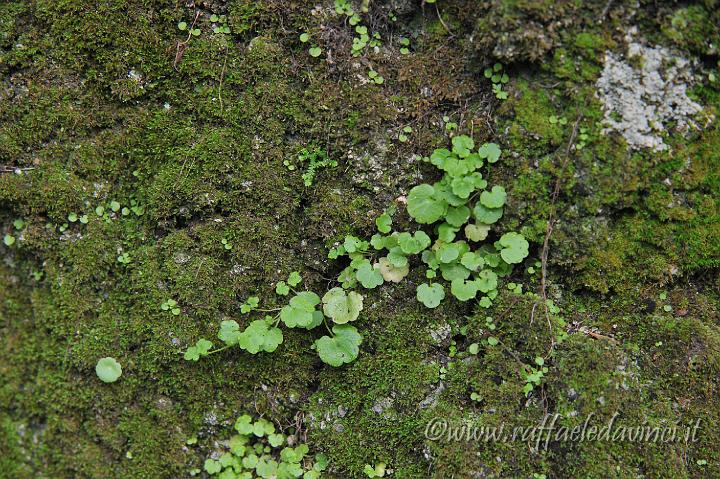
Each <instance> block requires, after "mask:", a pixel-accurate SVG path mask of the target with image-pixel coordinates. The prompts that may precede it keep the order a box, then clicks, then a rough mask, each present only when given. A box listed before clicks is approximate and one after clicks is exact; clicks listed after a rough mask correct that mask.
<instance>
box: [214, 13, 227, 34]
mask: <svg viewBox="0 0 720 479" xmlns="http://www.w3.org/2000/svg"><path fill="white" fill-rule="evenodd" d="M210 21H211V22H212V23H213V33H225V34H229V33H230V27H229V26H228V24H227V16H225V15H216V14H214V13H213V14H212V15H210Z"/></svg>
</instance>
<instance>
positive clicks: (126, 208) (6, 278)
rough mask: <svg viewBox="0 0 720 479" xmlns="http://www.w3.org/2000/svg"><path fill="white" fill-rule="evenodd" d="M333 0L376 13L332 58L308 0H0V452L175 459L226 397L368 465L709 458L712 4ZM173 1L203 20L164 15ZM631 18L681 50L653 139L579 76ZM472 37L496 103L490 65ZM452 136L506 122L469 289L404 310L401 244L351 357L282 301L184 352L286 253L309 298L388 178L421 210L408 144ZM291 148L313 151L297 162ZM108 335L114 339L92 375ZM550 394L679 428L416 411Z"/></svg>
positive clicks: (18, 473)
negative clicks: (194, 353) (493, 270)
mask: <svg viewBox="0 0 720 479" xmlns="http://www.w3.org/2000/svg"><path fill="white" fill-rule="evenodd" d="M351 3H352V2H351ZM355 3H356V5H355V8H356V9H358V10H359V9H360V8H361V4H362V3H368V6H369V12H368V13H367V14H363V15H362V18H363V21H364V22H365V23H366V24H367V25H368V26H369V27H370V29H371V31H372V32H375V31H377V32H378V33H379V34H380V37H381V40H380V44H379V46H378V47H377V49H375V48H371V47H368V48H367V49H365V50H364V51H363V52H362V54H361V55H359V56H355V57H354V56H352V54H351V51H352V44H353V37H354V36H355V33H354V30H353V26H351V25H350V24H349V23H348V19H346V18H345V16H343V15H338V14H337V13H336V12H335V8H334V3H333V2H332V1H322V2H318V3H317V4H309V3H307V2H278V1H271V0H263V1H258V2H250V1H245V0H232V1H228V2H224V1H223V2H217V1H214V2H200V3H197V4H195V5H194V6H193V7H188V6H187V5H186V3H183V2H160V1H127V2H126V1H119V0H103V1H88V0H64V1H50V0H37V1H34V2H20V1H9V2H6V3H5V4H4V5H3V7H2V8H1V9H0V75H2V79H3V81H2V86H1V87H0V112H1V113H2V114H0V236H2V237H5V235H11V236H12V238H13V240H14V242H11V244H10V245H7V243H8V242H5V243H0V348H1V350H2V355H1V358H0V378H2V379H1V380H0V478H8V479H11V478H12V479H24V478H39V477H53V478H118V477H123V478H138V479H141V478H142V479H147V478H177V477H190V471H192V470H193V469H196V468H200V469H202V464H203V461H204V460H205V458H207V457H210V456H212V455H213V454H214V453H217V451H220V450H221V449H222V444H221V442H220V441H223V440H226V439H227V438H228V437H229V435H230V431H231V429H232V424H233V423H234V421H235V419H236V418H237V417H238V416H239V415H241V414H243V413H245V412H248V413H251V414H253V415H254V416H258V417H260V416H261V417H264V418H267V419H268V420H270V421H272V422H273V423H274V424H275V425H276V427H278V429H283V430H285V431H286V433H287V434H289V435H291V436H293V437H294V438H296V439H297V440H302V441H305V442H306V443H307V444H308V445H309V447H310V450H311V452H312V453H318V452H323V453H325V454H326V455H327V456H328V458H329V460H330V466H329V468H328V471H327V472H325V473H323V477H331V478H343V479H345V478H362V477H366V476H365V475H364V474H363V472H362V471H363V468H364V466H365V464H377V463H385V464H386V465H387V468H388V470H392V474H391V475H388V476H387V477H395V478H397V479H417V478H425V477H427V478H438V479H439V478H443V479H446V478H451V477H454V478H509V477H512V478H533V479H535V478H537V477H543V476H541V475H542V474H544V475H545V477H547V478H579V477H582V478H638V477H647V478H693V479H695V478H712V477H720V433H719V432H718V431H717V429H716V428H715V427H714V424H716V423H718V421H720V401H718V398H719V397H720V383H719V382H718V377H720V313H719V309H720V279H719V278H720V275H719V273H720V123H718V120H717V116H718V114H719V113H720V63H719V58H718V45H720V38H719V37H718V35H719V32H720V30H719V29H718V28H717V25H718V24H719V22H720V4H718V2H716V1H712V0H705V1H700V2H690V3H677V2H674V1H656V2H649V1H644V0H643V1H641V2H639V4H636V3H632V2H578V1H560V2H550V1H539V0H538V1H532V0H512V1H510V0H491V1H483V2H474V1H469V0H438V1H437V2H435V3H428V2H420V1H392V2H376V1H370V2H360V1H358V2H355ZM198 14H199V15H198ZM212 14H217V15H226V16H227V25H228V26H229V27H230V29H231V33H230V34H223V33H213V27H214V25H213V22H211V21H210V15H212ZM196 15H198V17H197V21H196V22H195V26H196V27H197V28H199V29H200V34H199V35H197V36H194V35H192V34H189V32H188V31H187V30H180V29H178V22H181V21H183V22H186V23H187V24H188V25H191V24H192V23H193V21H194V19H195V17H196ZM303 32H307V33H308V34H309V35H310V39H311V40H310V41H309V42H308V43H303V42H301V41H300V39H299V35H300V34H301V33H303ZM630 37H632V40H629V39H628V38H630ZM400 38H408V39H409V40H410V46H409V47H408V48H409V51H408V52H405V53H402V52H401V51H400V48H401V47H402V46H403V45H401V44H400V43H399V39H400ZM631 41H634V42H638V44H642V45H646V46H657V47H662V49H663V50H662V51H667V52H670V53H669V55H670V56H669V57H668V58H666V59H665V63H664V64H663V65H664V66H663V68H670V67H671V64H672V61H673V59H680V58H682V59H687V60H688V65H689V66H688V69H689V72H688V78H690V80H688V82H687V85H686V93H687V95H688V98H689V99H691V100H692V101H693V102H697V104H699V105H701V106H702V112H701V113H699V114H696V115H694V116H692V118H690V119H689V120H690V121H689V122H688V125H687V128H684V129H683V128H676V126H679V125H676V124H674V123H673V122H667V124H663V125H656V126H654V127H653V128H654V129H653V134H657V135H659V136H660V137H661V138H662V141H663V143H664V144H665V145H667V146H668V149H667V150H664V151H652V150H649V149H638V148H632V145H629V144H628V142H627V141H626V140H625V139H624V137H623V136H622V135H620V134H618V133H616V132H613V131H607V124H606V120H607V119H606V117H605V109H604V108H605V105H604V104H603V102H602V99H601V98H600V97H599V96H598V95H597V93H596V92H597V88H596V85H597V82H598V79H599V78H601V76H602V75H604V74H605V67H606V55H607V54H608V52H610V53H612V54H614V55H617V57H618V58H621V59H622V61H624V62H625V63H626V64H627V65H628V68H635V69H638V68H641V67H642V65H638V64H637V61H635V63H633V61H634V60H633V59H632V58H631V55H630V54H628V52H627V51H628V50H627V48H628V42H631ZM314 46H318V47H320V48H321V55H320V56H319V57H317V58H315V57H313V56H311V55H310V54H309V52H308V49H309V48H310V47H314ZM658 51H659V50H658ZM498 62H499V63H502V64H503V67H502V68H503V72H506V73H507V74H508V77H509V81H508V82H507V83H506V84H503V91H505V92H507V95H508V97H507V99H504V100H503V99H499V98H497V96H496V95H495V94H494V92H493V88H492V82H491V80H490V79H488V78H486V77H485V75H484V70H485V68H488V67H490V68H492V67H493V65H494V64H495V63H498ZM668 62H669V63H668ZM371 68H372V70H373V71H375V72H377V73H378V74H380V75H382V77H383V78H384V82H383V83H382V84H377V83H375V81H374V80H372V78H370V77H369V76H368V72H369V71H370V69H371ZM664 71H665V70H662V71H661V73H663V72H664ZM444 117H446V118H444ZM453 124H456V125H457V128H456V129H453V128H452V125H453ZM406 127H410V128H411V130H410V131H411V132H409V133H408V132H406V130H404V129H405V128H406ZM401 134H403V135H406V139H405V141H401V140H400V135H401ZM455 134H466V135H470V136H472V137H473V138H474V140H475V143H476V144H478V145H479V144H482V143H484V142H494V143H497V144H499V145H500V146H501V148H502V150H503V155H502V160H501V161H500V162H498V163H496V164H493V165H492V167H491V168H490V169H489V171H488V173H487V174H486V179H487V180H488V182H489V183H490V184H491V185H495V184H498V185H503V186H504V187H505V189H506V191H507V194H508V199H507V203H506V205H505V210H504V215H503V217H502V218H501V219H500V221H499V222H498V224H497V225H495V226H494V227H493V228H497V229H496V230H495V229H493V233H491V235H492V234H495V233H497V232H499V231H518V232H520V233H522V234H523V235H524V236H525V238H527V239H528V241H530V256H529V257H528V258H527V259H526V260H525V262H524V263H522V264H520V265H517V266H516V267H515V269H514V270H513V272H512V274H511V275H510V276H509V277H507V278H504V279H503V280H502V281H501V283H500V294H499V295H498V297H497V298H496V299H495V301H494V303H493V305H492V307H490V308H483V307H482V306H479V305H477V304H475V303H474V302H467V303H461V302H459V301H456V300H454V299H452V298H451V297H450V295H449V294H448V297H447V298H446V299H445V301H443V303H442V304H441V305H440V306H439V307H438V308H436V309H432V310H431V309H427V308H425V307H424V306H423V305H422V304H420V303H418V301H417V300H416V299H415V294H416V293H415V291H416V287H417V285H418V284H421V283H423V282H425V281H426V278H425V276H424V270H421V269H420V268H416V267H415V266H417V265H415V264H413V265H411V268H410V274H409V275H408V276H407V277H406V278H404V279H403V280H402V281H401V282H400V283H398V284H395V283H386V284H385V285H383V286H381V287H379V288H376V289H373V290H368V291H363V294H364V296H365V298H364V307H363V310H362V313H361V315H360V319H359V320H358V321H356V322H355V323H354V324H355V325H356V326H357V328H358V330H359V331H360V333H361V334H362V335H363V338H364V340H363V343H362V345H361V350H360V355H359V357H358V358H357V360H356V361H354V362H352V363H350V364H348V365H345V366H342V367H339V368H333V367H330V366H328V365H326V364H324V363H322V362H321V361H320V359H319V358H318V356H317V353H316V352H315V351H313V350H312V349H311V346H312V344H313V341H314V340H316V339H317V338H318V337H320V336H321V335H322V334H323V333H319V332H317V331H305V330H302V329H287V330H285V332H284V342H283V344H282V345H281V346H280V347H279V348H278V350H277V351H275V352H274V353H272V354H268V353H260V354H257V355H250V354H248V353H246V352H244V351H241V350H240V349H237V348H235V349H231V350H228V351H223V352H220V353H217V354H213V355H211V356H210V357H208V358H202V359H201V360H200V361H198V362H191V361H185V360H184V359H183V353H184V352H185V350H186V349H187V348H188V347H189V346H192V345H193V344H195V341H196V340H197V339H198V338H201V337H205V338H210V339H211V340H213V341H214V342H215V343H218V344H219V341H218V340H217V339H216V335H217V330H218V326H219V324H220V322H221V321H223V320H228V319H235V320H237V321H238V322H239V323H240V324H241V326H243V327H244V326H245V325H247V324H248V323H249V321H250V320H251V318H250V316H248V315H244V314H241V312H240V306H241V304H242V303H243V302H244V301H245V300H246V299H247V298H248V297H249V296H252V295H257V296H259V297H260V298H261V303H262V305H263V307H268V308H273V307H275V306H282V301H284V299H283V298H279V297H278V296H277V295H276V294H275V292H274V291H275V287H276V284H277V283H278V281H281V280H283V279H285V278H287V276H288V274H289V273H290V272H291V271H299V272H300V273H301V274H302V278H303V285H304V286H306V287H308V288H310V289H312V290H314V291H320V292H321V293H320V295H321V296H322V293H324V292H325V291H326V290H328V289H330V288H332V287H334V286H337V282H336V281H335V278H337V275H338V274H339V273H340V272H341V271H342V269H343V268H344V267H345V266H347V264H345V263H343V262H342V261H333V260H329V259H328V257H327V256H328V249H329V248H330V247H332V246H333V245H334V244H336V242H338V241H342V240H343V238H344V237H345V235H346V234H353V235H357V236H358V237H367V238H369V237H370V236H371V235H372V234H373V233H375V228H376V227H375V218H377V217H378V216H379V215H380V214H382V212H383V211H385V209H386V208H388V207H389V206H391V205H393V206H394V207H395V208H396V209H397V213H396V214H395V216H394V217H393V228H395V229H397V230H398V231H404V230H410V231H414V230H415V229H417V228H418V225H416V224H415V223H414V222H413V221H412V219H411V218H410V217H409V216H408V214H407V212H406V208H405V201H406V196H407V194H408V191H409V190H410V189H411V188H412V187H413V186H415V185H417V184H419V183H421V182H430V183H432V182H434V181H437V180H438V179H439V175H438V172H437V170H436V169H434V168H432V167H431V166H430V165H428V164H426V163H424V162H422V161H421V157H422V156H426V155H429V154H430V153H431V152H432V150H433V149H435V148H441V147H447V146H448V145H449V144H450V136H452V135H455ZM581 143H582V145H581ZM304 148H307V149H310V150H322V151H324V152H327V154H328V156H329V158H331V159H333V160H335V161H337V162H338V166H337V167H331V168H320V169H318V170H317V171H316V172H315V175H314V178H313V180H312V184H311V185H306V184H305V181H304V178H303V173H306V171H307V164H304V163H297V162H298V161H299V160H298V155H299V154H300V153H301V151H302V150H303V149H304ZM286 162H291V163H292V164H293V165H297V168H294V169H289V168H288V164H287V163H286ZM114 202H117V204H118V205H119V208H117V209H115V208H113V206H112V205H113V204H114ZM98 207H102V210H97V208H98ZM98 211H100V212H99V213H98ZM84 215H87V217H86V218H85V217H84ZM551 217H552V218H553V219H554V222H553V229H552V234H551V235H550V237H549V238H548V242H547V248H548V252H549V254H548V257H547V264H546V265H545V266H546V268H545V273H544V274H545V276H544V277H543V272H542V268H540V267H538V266H536V262H537V261H540V259H541V257H542V251H543V245H544V242H545V238H546V234H547V225H548V219H549V218H551ZM69 218H78V219H77V220H75V221H72V220H71V219H69ZM17 219H22V220H23V223H24V224H23V225H22V226H21V227H17V226H16V225H14V224H13V222H14V221H15V220H17ZM81 219H82V220H81ZM85 219H87V221H85ZM428 231H429V230H428ZM495 239H497V238H495ZM223 241H225V243H223ZM226 243H227V244H229V245H231V248H229V249H228V248H226V247H225V246H224V245H225V244H226ZM118 258H122V261H119V259H118ZM511 282H512V283H516V284H522V287H523V289H522V290H523V293H519V291H511V290H510V289H508V288H507V284H508V283H511ZM448 290H449V288H448ZM543 294H544V296H545V297H546V298H547V299H548V300H549V301H550V302H546V301H544V300H543V299H541V298H542V297H543ZM168 299H174V300H175V301H176V302H177V304H178V307H179V309H180V313H179V314H172V313H171V312H168V311H164V310H163V309H162V308H161V304H162V303H163V302H164V301H167V300H168ZM488 318H490V319H488ZM490 324H492V328H491V327H490ZM489 338H492V339H493V340H491V341H489ZM495 341H497V343H495ZM474 344H475V345H477V349H478V350H477V354H472V353H471V352H470V351H469V350H470V349H471V345H474ZM474 348H475V346H472V349H474ZM106 356H111V357H114V358H115V359H117V361H118V362H119V363H120V364H121V365H122V376H121V377H120V378H119V379H118V380H117V381H116V382H113V383H107V384H106V383H103V382H102V381H100V380H99V379H98V377H97V376H96V374H95V365H96V363H97V361H98V359H100V358H103V357H106ZM537 358H543V363H544V367H547V372H545V373H544V375H543V378H542V381H541V383H540V384H539V385H537V386H536V387H534V388H533V389H532V391H531V392H530V393H529V394H526V391H524V387H525V386H526V384H527V381H526V377H527V374H528V372H529V371H530V368H535V369H537V368H538V367H539V365H538V363H537ZM540 369H542V368H540ZM556 414H557V415H559V416H558V418H557V420H556V422H555V424H554V425H555V427H556V428H566V430H572V429H573V428H575V427H578V426H579V427H581V426H582V425H583V424H584V422H585V421H586V420H588V421H589V422H590V423H591V425H597V426H603V425H606V424H608V422H610V421H615V424H616V425H619V426H627V427H632V426H647V427H659V428H665V427H672V426H674V425H676V426H677V427H678V429H677V435H682V434H684V433H685V431H687V430H688V428H692V427H696V429H695V436H693V440H688V441H685V440H674V441H631V440H620V439H618V440H606V441H603V440H598V441H590V440H585V441H580V440H569V439H568V440H558V441H552V442H550V443H549V444H548V446H547V447H545V445H543V444H540V445H539V447H538V445H537V444H533V443H532V441H528V440H505V441H502V440H495V441H482V440H475V439H474V438H470V440H468V439H467V437H464V438H460V439H458V438H454V437H448V436H447V434H439V435H438V434H436V433H437V432H438V431H440V430H441V429H442V428H443V427H445V429H443V431H445V432H448V431H450V428H451V427H456V428H459V427H465V428H466V429H463V431H470V430H471V429H469V428H470V426H477V427H481V426H482V427H501V426H502V427H503V428H505V429H506V430H509V431H510V432H511V433H512V429H513V428H515V427H524V428H528V427H532V426H535V425H538V424H542V423H543V421H548V419H547V418H548V417H549V418H553V417H555V415H556ZM588 418H589V419H588ZM443 424H444V425H445V426H443ZM433 428H434V429H433ZM683 428H685V429H683ZM458 430H459V429H455V433H457V431H458ZM475 433H477V431H475ZM195 437H197V438H198V441H197V444H188V442H187V441H188V439H189V438H195ZM204 474H205V473H200V476H196V477H205V476H204Z"/></svg>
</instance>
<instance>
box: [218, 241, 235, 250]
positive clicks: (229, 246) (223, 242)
mask: <svg viewBox="0 0 720 479" xmlns="http://www.w3.org/2000/svg"><path fill="white" fill-rule="evenodd" d="M220 244H222V245H223V248H225V249H226V250H228V251H230V250H231V249H232V248H233V246H232V243H230V242H229V241H228V240H227V239H226V238H223V239H221V240H220Z"/></svg>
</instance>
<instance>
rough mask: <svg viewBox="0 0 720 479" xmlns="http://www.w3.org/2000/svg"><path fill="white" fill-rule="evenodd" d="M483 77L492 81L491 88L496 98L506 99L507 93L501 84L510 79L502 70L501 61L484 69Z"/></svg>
mask: <svg viewBox="0 0 720 479" xmlns="http://www.w3.org/2000/svg"><path fill="white" fill-rule="evenodd" d="M485 78H489V79H490V81H492V89H493V93H494V94H495V97H496V98H497V99H498V100H507V98H508V94H507V92H506V91H505V90H503V85H504V84H506V83H507V82H509V81H510V77H509V76H508V75H507V73H505V72H504V71H503V66H502V64H501V63H496V64H495V65H493V66H492V67H491V68H486V69H485Z"/></svg>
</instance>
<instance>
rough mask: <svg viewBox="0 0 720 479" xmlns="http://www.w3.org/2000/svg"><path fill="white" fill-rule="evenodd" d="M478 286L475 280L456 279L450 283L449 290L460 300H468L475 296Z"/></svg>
mask: <svg viewBox="0 0 720 479" xmlns="http://www.w3.org/2000/svg"><path fill="white" fill-rule="evenodd" d="M477 291H478V287H477V284H476V283H475V281H465V280H462V279H456V280H454V281H453V282H452V283H450V292H451V293H452V295H453V296H455V297H456V298H457V299H459V300H460V301H468V300H471V299H473V298H474V297H475V295H476V294H477Z"/></svg>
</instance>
